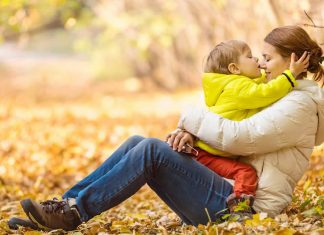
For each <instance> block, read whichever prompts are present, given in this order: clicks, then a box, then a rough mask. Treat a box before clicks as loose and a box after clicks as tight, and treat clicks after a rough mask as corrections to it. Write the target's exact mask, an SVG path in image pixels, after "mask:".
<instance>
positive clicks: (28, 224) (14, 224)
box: [8, 217, 40, 230]
mask: <svg viewBox="0 0 324 235" xmlns="http://www.w3.org/2000/svg"><path fill="white" fill-rule="evenodd" d="M8 226H9V228H10V229H13V230H18V228H19V227H20V226H22V227H25V228H31V229H34V230H40V228H38V226H37V225H36V224H34V223H33V222H32V221H30V220H29V219H22V218H17V217H13V218H11V219H10V220H9V221H8Z"/></svg>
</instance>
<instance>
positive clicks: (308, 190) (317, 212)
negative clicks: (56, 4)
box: [0, 86, 324, 235]
mask: <svg viewBox="0 0 324 235" xmlns="http://www.w3.org/2000/svg"><path fill="white" fill-rule="evenodd" d="M2 87H3V86H2ZM110 89H111V88H110ZM51 92H52V93H51ZM70 92H72V91H71V90H70ZM68 93H69V90H66V91H63V92H62V90H60V91H55V90H54V91H53V90H51V91H49V90H48V91H47V92H46V93H44V92H42V87H39V86H36V87H33V88H31V89H29V90H27V91H26V90H25V91H21V90H17V89H10V88H9V87H7V89H6V90H3V93H2V96H1V98H0V156H1V158H0V159H1V164H0V219H1V220H0V234H11V233H17V232H16V231H13V230H10V229H9V228H8V226H7V220H8V218H10V217H12V216H19V217H26V216H25V215H24V213H23V212H22V209H21V207H20V205H19V200H21V199H23V198H26V197H30V198H33V199H36V200H44V199H49V198H52V197H55V196H56V197H59V196H60V195H62V193H63V192H64V191H65V190H67V189H68V188H69V187H70V186H72V185H73V184H74V183H75V182H77V181H78V180H80V179H81V178H82V177H84V176H86V175H87V174H88V173H89V172H91V171H92V170H93V169H95V168H96V167H97V166H98V165H100V163H101V162H103V161H104V160H105V159H106V157H108V156H109V154H110V153H111V152H112V151H113V150H114V149H115V148H116V147H117V146H118V145H119V144H120V143H121V142H122V141H123V140H125V139H126V138H127V137H128V136H130V135H133V134H140V135H143V136H154V137H158V138H162V139H163V138H164V137H165V135H166V134H167V133H168V131H170V130H172V129H173V128H174V127H175V126H176V123H177V120H178V117H179V113H180V111H181V109H182V108H183V107H184V106H186V105H188V104H191V103H194V102H195V101H197V100H199V99H200V97H201V91H199V90H198V91H197V90H195V91H181V92H175V93H172V94H170V93H165V92H160V91H157V92H152V91H151V92H134V93H129V92H128V93H126V92H124V91H120V92H119V93H118V92H116V90H115V93H113V92H110V93H109V92H105V91H104V90H102V89H98V87H91V86H89V87H88V89H87V90H85V91H83V92H82V93H80V95H79V96H78V97H73V98H69V99H68V98H67V96H68V95H67V94H68ZM50 94H60V95H57V96H53V95H50ZM323 182H324V152H323V148H321V147H318V148H316V150H315V151H314V154H313V155H312V157H311V161H310V167H309V170H308V171H307V172H306V173H305V175H304V177H303V178H302V179H301V181H300V182H299V184H298V187H297V188H296V190H295V193H294V198H293V203H292V204H291V206H289V207H288V208H287V209H286V210H285V211H284V212H283V213H282V214H281V215H279V216H277V217H276V218H274V219H273V218H268V217H267V215H266V214H263V213H261V214H257V215H255V217H254V218H253V219H252V220H248V221H246V222H245V223H238V222H235V221H232V222H226V223H222V224H219V225H216V224H214V223H211V224H209V225H207V226H203V225H201V226H199V227H197V228H195V227H192V226H187V225H181V223H180V221H179V219H178V217H177V216H176V215H175V214H174V213H173V212H171V211H170V209H168V207H167V206H166V205H165V204H164V203H163V202H162V201H161V200H160V199H158V198H157V196H156V195H155V194H154V192H153V191H151V190H150V189H149V188H148V187H147V186H145V187H143V188H142V189H141V190H140V191H139V192H138V193H137V194H135V195H134V196H133V197H132V198H130V199H128V200H127V201H125V202H124V203H122V204H120V205H119V206H117V207H115V208H113V209H111V210H109V211H107V212H105V213H103V214H101V215H99V216H97V217H95V218H93V219H92V220H90V221H89V222H88V223H86V224H82V225H81V226H79V228H78V230H77V231H74V232H70V233H69V234H75V235H76V234H102V235H103V234H270V233H272V234H302V233H308V234H321V232H323V231H324V230H323V222H324V221H323V214H324V198H323V192H324V188H323ZM188 206H190V205H188ZM316 231H317V232H316ZM18 233H19V234H23V233H24V234H42V232H38V231H31V230H28V229H25V228H20V229H19V231H18ZM63 233H64V232H63V231H58V230H57V231H52V232H51V233H50V234H63Z"/></svg>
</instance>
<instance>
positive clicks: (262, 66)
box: [259, 60, 267, 69]
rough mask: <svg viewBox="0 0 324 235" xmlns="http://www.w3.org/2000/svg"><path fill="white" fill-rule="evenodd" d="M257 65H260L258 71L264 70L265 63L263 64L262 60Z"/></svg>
mask: <svg viewBox="0 0 324 235" xmlns="http://www.w3.org/2000/svg"><path fill="white" fill-rule="evenodd" d="M259 65H260V69H266V67H267V66H266V65H265V63H264V60H262V61H261V62H260V63H259Z"/></svg>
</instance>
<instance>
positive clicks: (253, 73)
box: [238, 48, 261, 78]
mask: <svg viewBox="0 0 324 235" xmlns="http://www.w3.org/2000/svg"><path fill="white" fill-rule="evenodd" d="M238 67H239V69H240V74H241V75H243V76H246V77H249V78H257V77H260V76H261V71H260V65H259V63H258V58H256V57H253V56H252V52H251V49H250V48H248V49H246V50H245V51H244V52H243V54H242V55H240V56H239V59H238Z"/></svg>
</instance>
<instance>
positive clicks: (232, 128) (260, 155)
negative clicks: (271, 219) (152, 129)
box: [179, 80, 324, 216]
mask: <svg viewBox="0 0 324 235" xmlns="http://www.w3.org/2000/svg"><path fill="white" fill-rule="evenodd" d="M179 127H180V128H183V129H186V130H187V131H189V132H190V133H192V134H193V135H195V136H197V137H198V138H200V139H201V140H203V141H205V142H206V143H207V144H209V145H210V146H212V147H214V148H217V149H220V150H223V151H225V152H229V153H232V154H233V155H241V156H242V157H240V161H243V162H246V163H249V164H251V165H252V166H253V167H254V168H255V169H256V170H257V174H258V177H259V183H258V189H257V192H256V200H255V203H254V209H255V210H256V211H257V212H261V211H263V212H267V213H268V215H270V216H275V215H277V214H279V213H280V212H281V211H282V210H283V209H284V208H285V207H286V206H287V205H288V204H289V203H290V202H291V198H292V193H293V190H294V187H295V185H296V183H297V182H298V180H299V179H300V178H301V177H302V175H303V173H304V172H305V170H306V168H307V167H308V161H309V157H310V155H311V153H312V150H313V147H314V145H320V144H321V143H323V141H324V89H321V88H319V87H318V86H317V84H316V83H315V82H313V81H308V80H301V81H298V86H297V87H296V88H295V90H294V91H292V92H291V93H289V94H288V95H287V96H285V97H284V98H282V99H281V100H279V101H277V102H276V103H274V104H273V105H271V106H269V107H268V108H266V109H264V110H263V111H261V112H259V113H257V114H255V115H254V116H252V117H250V118H248V119H245V120H243V121H240V122H236V121H231V120H228V119H224V118H222V117H220V116H218V115H216V114H214V113H211V112H208V111H207V110H206V109H203V108H193V109H191V110H190V111H188V112H185V113H184V114H183V115H182V117H181V119H180V122H179Z"/></svg>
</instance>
